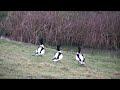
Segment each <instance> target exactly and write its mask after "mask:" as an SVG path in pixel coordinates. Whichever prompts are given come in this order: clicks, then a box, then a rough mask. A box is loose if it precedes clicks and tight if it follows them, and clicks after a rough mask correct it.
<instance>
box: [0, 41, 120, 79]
mask: <svg viewBox="0 0 120 90" xmlns="http://www.w3.org/2000/svg"><path fill="white" fill-rule="evenodd" d="M36 48H37V45H33V44H29V43H23V42H17V41H12V40H9V39H0V79H120V58H117V57H116V56H115V55H114V56H112V55H111V54H109V53H107V52H105V53H104V54H103V53H99V52H97V51H95V50H92V52H94V51H95V52H96V54H95V53H94V54H93V53H90V52H87V51H88V50H84V49H83V50H82V51H83V52H84V53H85V56H86V64H85V65H78V62H77V61H76V60H75V54H76V50H77V48H76V47H70V49H69V47H61V49H62V51H63V55H64V57H63V59H62V60H61V63H60V62H53V61H52V58H53V55H54V53H55V52H56V49H55V48H56V47H53V46H48V45H47V46H46V48H45V49H46V52H45V54H44V55H43V56H42V57H41V56H35V49H36ZM86 52H87V53H86Z"/></svg>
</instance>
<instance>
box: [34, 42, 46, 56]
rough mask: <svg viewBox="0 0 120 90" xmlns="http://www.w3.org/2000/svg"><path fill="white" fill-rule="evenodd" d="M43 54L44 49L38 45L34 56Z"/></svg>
mask: <svg viewBox="0 0 120 90" xmlns="http://www.w3.org/2000/svg"><path fill="white" fill-rule="evenodd" d="M44 53H45V49H44V45H43V44H42V45H40V46H39V47H38V48H37V49H36V55H43V54H44Z"/></svg>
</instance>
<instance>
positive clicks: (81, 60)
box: [76, 52, 85, 64]
mask: <svg viewBox="0 0 120 90" xmlns="http://www.w3.org/2000/svg"><path fill="white" fill-rule="evenodd" d="M76 60H77V61H78V62H79V63H80V64H85V56H84V55H82V54H81V53H78V52H77V54H76Z"/></svg>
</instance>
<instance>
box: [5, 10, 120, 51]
mask: <svg viewBox="0 0 120 90" xmlns="http://www.w3.org/2000/svg"><path fill="white" fill-rule="evenodd" d="M5 29H6V30H7V31H8V32H9V34H10V36H9V38H12V39H14V40H17V41H22V42H29V43H33V44H39V39H40V38H41V37H42V38H44V40H45V42H46V43H48V44H50V45H56V44H58V43H61V44H64V45H78V44H79V45H82V46H83V47H91V48H109V49H111V48H113V49H118V48H120V12H119V11H10V12H9V13H8V17H7V18H6V21H5Z"/></svg>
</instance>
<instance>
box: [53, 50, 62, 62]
mask: <svg viewBox="0 0 120 90" xmlns="http://www.w3.org/2000/svg"><path fill="white" fill-rule="evenodd" d="M62 58H63V54H62V52H61V51H57V52H56V53H55V55H54V56H53V61H55V62H56V61H59V60H61V59H62Z"/></svg>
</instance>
